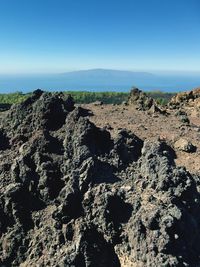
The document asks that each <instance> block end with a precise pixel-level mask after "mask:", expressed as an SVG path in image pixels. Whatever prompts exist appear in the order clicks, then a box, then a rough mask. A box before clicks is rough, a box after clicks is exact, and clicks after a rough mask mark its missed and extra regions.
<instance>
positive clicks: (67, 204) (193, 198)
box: [0, 90, 200, 267]
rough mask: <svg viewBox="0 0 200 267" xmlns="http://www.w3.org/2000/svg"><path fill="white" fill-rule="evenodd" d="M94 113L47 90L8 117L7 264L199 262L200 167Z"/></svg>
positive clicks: (3, 196)
mask: <svg viewBox="0 0 200 267" xmlns="http://www.w3.org/2000/svg"><path fill="white" fill-rule="evenodd" d="M151 104H152V103H151ZM151 106H152V105H151ZM154 112H155V109H154ZM89 116H90V112H89V111H88V110H87V109H84V108H81V107H75V106H74V103H73V100H72V99H71V98H70V97H68V98H67V99H64V97H63V95H62V94H59V93H58V94H50V93H43V92H42V91H40V90H37V91H35V92H34V94H33V96H32V97H31V98H29V99H27V100H26V101H25V102H23V103H22V104H19V105H14V106H12V107H11V109H10V110H9V111H8V112H6V113H5V114H4V115H3V116H2V118H1V121H0V151H1V153H0V162H1V164H0V181H1V183H0V266H2V267H3V266H21V267H22V266H23V267H25V266H27V267H28V266H59V267H61V266H62V267H64V266H68V267H72V266H74V267H82V266H83V267H117V266H121V267H143V266H149V267H161V266H163V267H164V266H166V267H167V266H192V267H198V266H200V194H199V184H200V176H199V175H198V173H197V174H190V173H189V172H188V171H187V170H186V169H185V168H184V167H177V166H176V164H175V158H176V153H175V151H174V150H173V149H172V147H170V146H169V145H168V144H167V143H166V142H164V141H161V138H160V140H157V141H155V140H154V141H153V140H151V141H149V140H147V139H146V140H142V139H143V138H142V139H141V138H140V137H138V136H136V135H135V134H134V133H133V132H130V131H128V130H125V129H120V130H119V131H118V132H117V133H115V135H111V133H110V131H108V129H105V128H98V127H97V126H95V124H93V123H92V122H90V120H89ZM133 116H134V115H133ZM162 116H166V115H162ZM181 116H182V115H181ZM185 127H186V126H185ZM107 128H108V127H107Z"/></svg>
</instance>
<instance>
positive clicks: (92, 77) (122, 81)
mask: <svg viewBox="0 0 200 267" xmlns="http://www.w3.org/2000/svg"><path fill="white" fill-rule="evenodd" d="M63 75H64V76H65V78H66V80H67V81H68V82H69V83H70V84H71V83H73V84H76V83H79V84H80V83H82V84H83V85H86V84H87V85H97V84H98V85H99V86H100V85H102V86H114V85H116V86H124V85H129V86H131V85H136V84H137V83H138V81H140V82H141V80H144V81H146V80H148V81H149V80H152V79H155V76H154V75H153V74H151V73H148V72H133V71H122V70H110V69H91V70H80V71H73V72H67V73H63Z"/></svg>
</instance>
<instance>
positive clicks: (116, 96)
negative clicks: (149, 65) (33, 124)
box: [0, 91, 175, 105]
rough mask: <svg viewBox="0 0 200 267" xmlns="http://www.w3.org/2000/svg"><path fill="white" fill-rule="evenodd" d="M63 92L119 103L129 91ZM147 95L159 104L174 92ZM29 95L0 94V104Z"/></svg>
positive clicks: (79, 99) (83, 100) (80, 99)
mask: <svg viewBox="0 0 200 267" xmlns="http://www.w3.org/2000/svg"><path fill="white" fill-rule="evenodd" d="M63 93H64V94H70V95H71V96H72V97H73V98H74V100H75V102H76V103H79V104H88V103H92V102H95V101H102V102H103V103H104V104H121V103H122V102H124V101H127V99H128V96H129V93H122V92H87V91H65V92H63ZM146 93H147V94H148V95H149V96H151V97H153V98H154V99H156V100H157V102H158V103H159V104H161V105H165V104H167V103H168V101H169V100H170V99H171V97H172V96H174V95H175V93H165V92H161V91H151V92H146ZM29 96H31V93H26V94H24V93H22V92H16V93H10V94H0V104H17V103H20V102H22V101H24V100H25V99H27V98H28V97H29Z"/></svg>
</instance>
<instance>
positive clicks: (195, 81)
mask: <svg viewBox="0 0 200 267" xmlns="http://www.w3.org/2000/svg"><path fill="white" fill-rule="evenodd" d="M74 73H75V72H74ZM199 86H200V73H180V74H177V73H176V74H170V73H165V74H157V73H156V74H152V75H146V76H144V77H143V76H140V77H137V75H136V77H134V78H133V79H131V78H129V79H127V80H125V79H120V78H119V79H114V80H112V79H109V77H107V78H106V79H103V78H102V79H101V77H100V78H98V79H97V78H95V77H93V78H91V79H90V78H88V79H82V78H81V77H78V78H77V77H76V78H74V79H73V78H71V77H70V78H69V77H68V76H66V75H64V74H43V75H42V74H38V75H36V74H35V75H30V74H29V75H0V93H12V92H16V91H21V92H23V93H26V92H30V91H33V90H35V89H37V88H41V89H43V90H48V91H64V90H72V91H76V90H78V91H97V92H98V91H118V92H127V91H129V90H130V89H131V87H138V88H140V89H142V90H145V91H149V90H160V91H163V92H179V91H185V90H191V89H193V88H195V87H199Z"/></svg>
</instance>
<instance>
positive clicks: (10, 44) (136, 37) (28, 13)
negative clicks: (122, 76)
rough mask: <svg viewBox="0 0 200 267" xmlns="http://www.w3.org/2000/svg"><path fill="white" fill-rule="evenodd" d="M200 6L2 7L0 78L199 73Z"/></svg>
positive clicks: (97, 3) (92, 2) (161, 0)
mask: <svg viewBox="0 0 200 267" xmlns="http://www.w3.org/2000/svg"><path fill="white" fill-rule="evenodd" d="M199 14H200V1H199V0H0V73H16V74H17V73H53V72H64V71H70V70H78V69H90V68H112V69H124V70H145V71H146V70H148V71H149V70H158V71H162V70H170V71H174V70H180V71H200V15H199Z"/></svg>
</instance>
